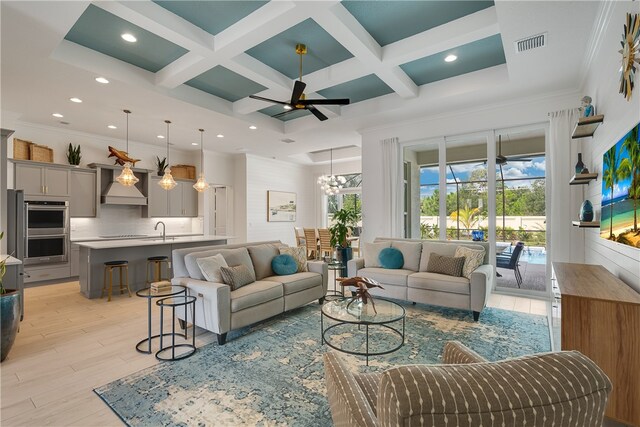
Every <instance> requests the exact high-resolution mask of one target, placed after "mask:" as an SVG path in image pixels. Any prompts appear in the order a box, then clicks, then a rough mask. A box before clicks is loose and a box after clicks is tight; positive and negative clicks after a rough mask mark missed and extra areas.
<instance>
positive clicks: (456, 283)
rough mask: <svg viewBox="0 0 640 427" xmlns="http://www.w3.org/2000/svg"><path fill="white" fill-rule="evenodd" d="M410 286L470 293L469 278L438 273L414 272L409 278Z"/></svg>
mask: <svg viewBox="0 0 640 427" xmlns="http://www.w3.org/2000/svg"><path fill="white" fill-rule="evenodd" d="M407 284H408V286H409V287H410V288H418V289H427V290H431V291H441V292H449V293H454V294H463V295H469V293H470V292H471V291H470V285H469V279H467V278H466V277H455V276H447V275H446V274H438V273H413V274H412V275H410V276H409V278H408V279H407Z"/></svg>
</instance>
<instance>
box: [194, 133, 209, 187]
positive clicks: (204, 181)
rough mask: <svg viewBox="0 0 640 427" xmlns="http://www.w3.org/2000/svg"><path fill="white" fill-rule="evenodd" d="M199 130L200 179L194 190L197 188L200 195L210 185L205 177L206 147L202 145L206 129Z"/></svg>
mask: <svg viewBox="0 0 640 427" xmlns="http://www.w3.org/2000/svg"><path fill="white" fill-rule="evenodd" d="M198 130H199V131H200V177H199V178H198V181H197V182H196V183H195V184H193V188H195V190H196V191H197V192H198V193H202V192H204V191H207V190H208V189H209V183H208V182H207V179H206V178H205V177H204V145H202V134H203V132H204V129H198Z"/></svg>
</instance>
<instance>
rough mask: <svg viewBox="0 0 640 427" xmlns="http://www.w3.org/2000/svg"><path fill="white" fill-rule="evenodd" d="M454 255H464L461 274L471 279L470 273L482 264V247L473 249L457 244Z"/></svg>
mask: <svg viewBox="0 0 640 427" xmlns="http://www.w3.org/2000/svg"><path fill="white" fill-rule="evenodd" d="M454 256H455V257H464V267H462V275H463V276H464V277H466V278H467V279H471V273H473V271H474V270H475V269H476V268H478V267H480V266H481V265H482V260H483V259H484V248H482V249H478V250H475V249H470V248H467V247H464V246H458V247H457V248H456V253H455V254H454Z"/></svg>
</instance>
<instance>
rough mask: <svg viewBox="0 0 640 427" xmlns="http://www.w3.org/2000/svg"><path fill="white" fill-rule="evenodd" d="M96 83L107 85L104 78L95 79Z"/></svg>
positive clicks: (107, 81)
mask: <svg viewBox="0 0 640 427" xmlns="http://www.w3.org/2000/svg"><path fill="white" fill-rule="evenodd" d="M96 81H97V82H98V83H102V84H104V85H106V84H107V83H109V80H107V79H105V78H104V77H96Z"/></svg>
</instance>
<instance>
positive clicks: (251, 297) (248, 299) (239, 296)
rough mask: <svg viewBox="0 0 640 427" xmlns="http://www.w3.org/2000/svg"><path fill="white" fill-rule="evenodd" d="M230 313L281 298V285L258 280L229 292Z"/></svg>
mask: <svg viewBox="0 0 640 427" xmlns="http://www.w3.org/2000/svg"><path fill="white" fill-rule="evenodd" d="M230 295H231V312H232V313H235V312H237V311H240V310H244V309H247V308H251V307H255V306H257V305H260V304H264V303H265V302H269V301H273V300H275V299H278V298H282V296H283V293H282V284H280V283H276V282H272V281H268V280H260V281H258V282H253V283H250V284H248V285H246V286H243V287H241V288H240V289H238V290H235V291H231V293H230Z"/></svg>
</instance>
